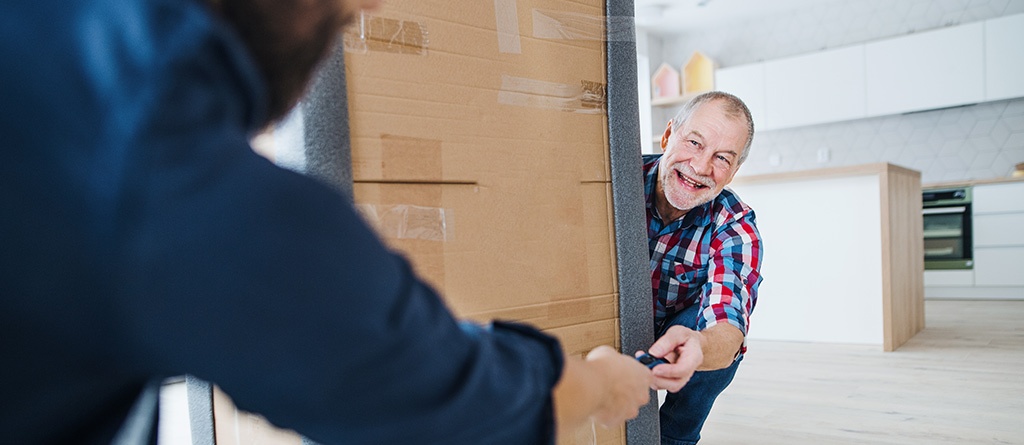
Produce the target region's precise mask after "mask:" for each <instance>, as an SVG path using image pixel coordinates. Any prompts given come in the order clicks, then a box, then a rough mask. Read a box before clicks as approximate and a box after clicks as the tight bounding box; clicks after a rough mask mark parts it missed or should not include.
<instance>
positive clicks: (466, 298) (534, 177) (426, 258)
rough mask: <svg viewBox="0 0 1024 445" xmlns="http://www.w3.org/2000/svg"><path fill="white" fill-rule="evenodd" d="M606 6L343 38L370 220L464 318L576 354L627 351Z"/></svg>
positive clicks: (403, 23)
mask: <svg viewBox="0 0 1024 445" xmlns="http://www.w3.org/2000/svg"><path fill="white" fill-rule="evenodd" d="M604 7H605V5H604V2H603V1H597V0H583V1H540V0H495V1H493V2H491V1H487V2H456V3H451V2H441V1H438V0H429V1H422V0H419V1H416V0H389V1H388V2H386V3H385V5H384V8H383V10H381V11H379V12H378V13H375V14H374V15H372V16H369V15H364V16H363V17H362V20H361V21H360V23H359V25H358V26H356V27H354V28H353V29H352V30H351V31H350V32H349V33H347V35H346V39H345V47H346V53H345V68H346V81H347V83H348V101H349V116H350V131H351V141H352V169H353V178H354V195H355V201H356V204H357V207H358V208H359V209H360V211H361V212H362V213H363V214H364V215H365V217H366V218H367V220H368V221H370V222H371V223H372V224H373V225H374V226H375V227H376V228H377V230H378V233H379V234H380V235H381V236H382V237H383V238H384V239H385V240H386V241H387V243H388V244H389V246H391V247H392V248H394V249H396V250H398V251H400V252H402V253H403V254H405V255H406V256H407V257H408V258H410V260H411V261H412V263H413V266H414V268H415V269H416V271H417V273H419V274H420V275H421V276H423V277H424V278H425V279H426V280H427V281H428V282H429V283H431V284H432V285H433V286H434V287H435V288H437V289H438V290H439V291H440V293H441V294H442V295H443V297H444V298H445V300H446V302H447V304H448V305H449V307H450V308H451V309H452V310H453V311H454V312H455V313H456V314H457V315H458V316H460V317H466V318H471V319H474V320H478V321H481V322H486V321H489V320H492V319H505V320H518V321H523V322H527V323H531V324H533V325H535V326H537V327H539V328H541V329H543V330H545V331H546V332H549V333H551V334H552V335H555V336H556V337H558V338H559V339H560V340H561V341H562V343H563V346H564V348H565V350H566V352H567V353H568V354H573V355H578V356H581V355H583V354H585V353H586V352H588V351H590V350H591V349H593V348H594V347H597V346H599V345H613V346H615V347H618V343H619V341H618V338H619V327H618V286H617V282H616V276H617V272H616V261H615V247H614V230H613V220H612V215H613V212H612V199H611V179H610V162H609V147H608V134H607V111H606V109H605V103H606V99H605V85H604V82H605V79H606V74H605V63H606V57H605V42H604V22H605V18H604ZM629 63H633V62H632V61H630V62H629ZM233 416H237V414H234V415H233ZM243 417H244V416H243ZM231 418H234V417H231ZM245 418H246V419H250V420H251V418H250V417H245ZM218 428H219V426H218ZM228 428H230V426H228ZM624 437H625V432H624V428H614V429H612V430H605V429H603V428H601V427H597V428H593V429H592V428H591V427H590V426H587V427H585V428H583V429H581V430H580V432H579V434H577V435H576V437H567V438H565V439H564V440H563V441H562V442H561V443H563V444H588V445H589V444H595V443H596V444H622V443H624V442H625V439H624Z"/></svg>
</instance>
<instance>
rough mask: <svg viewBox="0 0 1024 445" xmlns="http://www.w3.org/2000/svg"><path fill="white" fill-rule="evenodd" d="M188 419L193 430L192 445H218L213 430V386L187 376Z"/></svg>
mask: <svg viewBox="0 0 1024 445" xmlns="http://www.w3.org/2000/svg"><path fill="white" fill-rule="evenodd" d="M185 391H186V392H185V394H186V399H187V400H188V418H189V424H190V427H191V429H192V445H216V443H217V439H216V436H215V435H214V429H213V385H211V384H210V383H208V382H204V381H202V380H199V379H197V378H195V377H192V376H190V375H189V376H185Z"/></svg>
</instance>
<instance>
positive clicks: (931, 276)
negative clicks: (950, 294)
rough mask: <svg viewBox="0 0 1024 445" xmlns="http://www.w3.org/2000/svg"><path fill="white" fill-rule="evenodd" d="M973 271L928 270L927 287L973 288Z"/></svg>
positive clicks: (925, 282)
mask: <svg viewBox="0 0 1024 445" xmlns="http://www.w3.org/2000/svg"><path fill="white" fill-rule="evenodd" d="M973 285H974V271H973V270H926V271H924V286H925V287H944V286H958V287H962V286H973Z"/></svg>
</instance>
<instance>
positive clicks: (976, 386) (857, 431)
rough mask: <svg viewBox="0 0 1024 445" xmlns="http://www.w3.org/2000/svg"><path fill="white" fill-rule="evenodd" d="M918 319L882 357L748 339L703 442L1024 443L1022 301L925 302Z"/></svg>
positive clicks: (873, 349) (862, 349)
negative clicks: (914, 329) (919, 324)
mask: <svg viewBox="0 0 1024 445" xmlns="http://www.w3.org/2000/svg"><path fill="white" fill-rule="evenodd" d="M834 315H838V316H841V314H834ZM755 316H756V315H755ZM925 319H926V326H925V330H924V331H922V332H920V333H918V334H917V335H916V336H915V337H914V338H913V339H911V340H910V341H909V342H908V343H907V344H905V345H904V346H903V347H901V348H899V349H898V350H897V351H895V352H888V353H887V352H882V348H881V346H864V345H834V344H819V343H791V342H769V341H751V343H750V347H749V350H748V353H747V357H746V358H745V359H744V361H743V364H741V365H740V369H739V371H738V372H737V375H736V379H735V380H734V381H733V383H732V385H730V387H729V388H727V389H726V391H725V392H724V393H723V394H722V395H721V396H720V397H719V399H718V401H717V402H716V404H715V408H714V409H713V410H712V412H711V415H710V416H709V418H708V421H707V423H706V424H705V426H704V431H703V433H702V436H703V437H702V440H701V445H721V444H766V445H771V444H787V445H791V444H815V445H831V444H899V445H905V444H1024V301H948V300H942V301H938V300H928V301H926V303H925Z"/></svg>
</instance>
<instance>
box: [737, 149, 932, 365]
mask: <svg viewBox="0 0 1024 445" xmlns="http://www.w3.org/2000/svg"><path fill="white" fill-rule="evenodd" d="M729 188H731V189H733V190H734V191H735V192H736V193H738V194H739V196H740V198H741V199H742V200H743V201H744V202H746V203H747V204H749V205H750V206H751V207H752V208H753V209H754V212H755V214H756V216H757V226H758V230H759V231H760V232H761V236H762V239H763V240H764V246H763V248H764V260H763V267H762V270H761V272H762V275H763V276H764V282H763V283H762V284H761V287H760V289H759V292H758V301H757V306H756V308H755V310H754V314H753V315H752V317H751V326H750V333H749V337H750V338H751V339H765V340H786V341H810V342H833V343H861V344H877V345H879V346H881V347H882V348H884V350H885V351H894V350H896V349H897V348H899V347H900V345H902V344H903V343H905V342H906V341H907V340H909V339H910V338H911V337H913V336H914V335H915V334H917V333H918V332H919V331H921V330H922V329H924V283H923V271H924V251H923V249H924V247H923V235H922V219H921V174H920V172H917V171H914V170H909V169H906V168H903V167H899V166H895V165H892V164H887V163H878V164H865V165H858V166H850V167H837V168H826V169H816V170H807V171H800V172H788V173H778V174H765V175H754V176H745V177H744V176H737V177H736V178H735V179H734V180H733V182H732V184H730V187H729Z"/></svg>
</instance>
